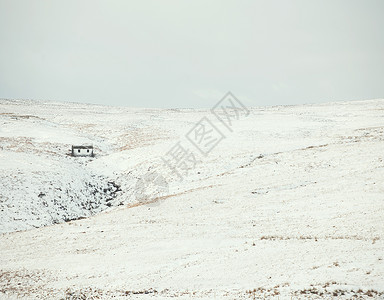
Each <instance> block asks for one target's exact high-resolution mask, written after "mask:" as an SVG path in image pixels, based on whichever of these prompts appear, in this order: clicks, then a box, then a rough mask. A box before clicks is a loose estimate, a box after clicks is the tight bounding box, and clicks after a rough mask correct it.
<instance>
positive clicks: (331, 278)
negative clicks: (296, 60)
mask: <svg viewBox="0 0 384 300" xmlns="http://www.w3.org/2000/svg"><path fill="white" fill-rule="evenodd" d="M213 104H214V103H213ZM204 117H205V118H207V119H208V120H210V121H211V122H212V123H213V124H214V126H215V128H216V129H218V130H219V131H220V132H221V133H222V137H223V138H222V139H221V140H220V142H219V143H217V145H216V146H215V147H214V148H213V149H212V150H211V151H210V152H209V153H208V154H207V155H206V156H205V155H203V154H202V153H201V152H199V150H198V149H197V147H195V145H193V144H192V143H191V142H190V140H188V139H187V138H186V134H187V133H189V132H190V131H191V130H192V129H193V128H194V126H195V124H196V123H197V122H199V121H200V120H201V119H202V118H204ZM178 143H180V144H178ZM73 144H75V145H76V144H93V146H94V148H95V153H96V156H95V157H90V158H83V157H76V158H75V157H72V156H70V155H69V154H70V148H71V145H73ZM175 145H182V146H183V149H184V150H186V151H188V153H190V154H191V153H193V154H194V157H195V159H196V161H195V162H194V163H193V166H192V167H189V168H188V169H184V171H185V173H183V180H182V181H181V180H180V179H179V177H178V175H177V174H176V173H175V172H174V171H173V170H172V169H170V168H169V166H167V165H166V164H164V163H163V160H162V159H168V157H169V154H170V151H171V150H172V149H174V146H175ZM211 145H212V144H211ZM383 159H384V100H372V101H355V102H340V103H328V104H321V105H299V106H276V107H259V108H250V109H249V115H248V116H245V115H240V116H239V118H238V119H236V120H235V121H233V124H232V125H231V128H230V129H229V128H227V127H226V126H224V125H223V123H221V122H220V121H219V120H217V118H215V116H214V115H213V114H212V113H211V112H210V110H192V109H180V110H177V109H168V110H166V109H131V108H120V107H108V106H97V105H86V104H77V103H59V102H36V101H11V100H0V171H1V173H0V298H1V299H18V298H23V299H24V298H26V299H111V298H113V299H147V298H160V299H167V298H172V297H178V298H182V299H259V298H261V299H264V298H276V299H323V298H326V299H329V298H337V299H368V298H369V299H372V298H374V299H383V298H384V183H383V182H384V161H383ZM154 171H156V174H159V175H161V177H162V178H164V179H165V181H166V182H167V188H166V189H163V190H161V191H160V192H158V193H157V191H158V190H157V188H159V185H157V184H156V182H152V186H146V185H143V184H142V181H141V180H142V179H143V178H146V179H147V181H146V182H149V183H151V180H152V179H151V178H150V177H148V176H149V175H148V174H153V173H152V172H154ZM152 181H153V180H152ZM140 182H141V183H140ZM143 195H144V196H143Z"/></svg>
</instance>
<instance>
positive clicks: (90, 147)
mask: <svg viewBox="0 0 384 300" xmlns="http://www.w3.org/2000/svg"><path fill="white" fill-rule="evenodd" d="M72 149H93V146H72Z"/></svg>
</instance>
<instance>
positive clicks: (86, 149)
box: [72, 146, 93, 156]
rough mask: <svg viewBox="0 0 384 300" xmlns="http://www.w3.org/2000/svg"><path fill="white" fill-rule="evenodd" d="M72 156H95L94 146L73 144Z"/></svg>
mask: <svg viewBox="0 0 384 300" xmlns="http://www.w3.org/2000/svg"><path fill="white" fill-rule="evenodd" d="M72 156H93V146H72Z"/></svg>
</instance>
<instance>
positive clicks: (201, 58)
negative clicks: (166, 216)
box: [0, 0, 384, 107]
mask: <svg viewBox="0 0 384 300" xmlns="http://www.w3.org/2000/svg"><path fill="white" fill-rule="evenodd" d="M227 91H232V92H233V93H234V95H236V96H237V97H238V98H239V99H240V100H242V101H243V102H244V103H245V104H246V105H253V106H257V105H276V104H298V103H313V102H325V101H337V100H357V99H372V98H384V1H381V0H378V1H369V0H368V1H362V0H361V1H351V0H346V1H334V0H333V1H317V2H315V1H307V0H305V1H304V0H303V1H246V0H244V1H239V0H233V1H225V0H217V1H213V0H193V1H192V0H191V1H182V0H162V1H158V0H153V1H148V0H136V1H126V0H121V1H96V0H89V1H87V0H81V1H79V0H73V1H69V0H65V1H55V0H50V1H43V0H40V1H37V0H24V1H23V0H9V1H8V0H0V98H23V99H44V100H48V99H50V100H59V101H61V100H63V101H78V102H90V103H102V104H110V105H124V106H138V107H211V106H212V105H214V104H215V103H216V102H217V101H218V100H220V98H221V97H222V96H223V95H224V94H225V92H227Z"/></svg>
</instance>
